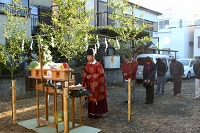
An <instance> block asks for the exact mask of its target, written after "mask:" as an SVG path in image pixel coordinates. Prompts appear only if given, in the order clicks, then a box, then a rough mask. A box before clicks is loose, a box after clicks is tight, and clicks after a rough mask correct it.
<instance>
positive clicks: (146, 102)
mask: <svg viewBox="0 0 200 133" xmlns="http://www.w3.org/2000/svg"><path fill="white" fill-rule="evenodd" d="M152 103H153V102H145V103H144V104H152Z"/></svg>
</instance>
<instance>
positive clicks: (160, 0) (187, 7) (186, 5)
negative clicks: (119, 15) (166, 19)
mask: <svg viewBox="0 0 200 133" xmlns="http://www.w3.org/2000/svg"><path fill="white" fill-rule="evenodd" d="M129 1H130V2H133V3H135V4H138V5H141V6H143V7H146V8H148V9H151V10H154V11H158V12H161V13H163V12H164V11H165V10H167V9H171V8H176V9H179V10H180V11H183V10H184V12H187V13H191V14H200V10H199V3H200V1H199V0H129Z"/></svg>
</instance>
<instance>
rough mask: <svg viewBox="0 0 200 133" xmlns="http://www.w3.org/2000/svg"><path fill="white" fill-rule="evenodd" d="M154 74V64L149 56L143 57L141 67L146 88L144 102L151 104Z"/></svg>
mask: <svg viewBox="0 0 200 133" xmlns="http://www.w3.org/2000/svg"><path fill="white" fill-rule="evenodd" d="M155 74H156V64H155V63H154V62H153V61H152V59H151V58H150V57H148V56H147V57H146V58H145V64H144V68H143V80H144V85H143V86H144V87H145V88H146V102H145V104H152V103H153V101H154V82H155Z"/></svg>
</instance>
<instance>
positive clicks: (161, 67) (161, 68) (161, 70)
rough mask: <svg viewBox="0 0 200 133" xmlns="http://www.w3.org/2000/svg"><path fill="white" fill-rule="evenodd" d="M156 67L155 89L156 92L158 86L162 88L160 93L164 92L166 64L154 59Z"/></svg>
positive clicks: (158, 89)
mask: <svg viewBox="0 0 200 133" xmlns="http://www.w3.org/2000/svg"><path fill="white" fill-rule="evenodd" d="M156 61H157V62H156V68H157V90H156V94H158V93H160V87H161V88H162V91H161V93H162V95H163V94H164V92H165V90H164V88H165V82H166V81H165V74H166V72H167V66H166V64H165V63H164V62H163V61H162V60H161V59H160V58H157V59H156Z"/></svg>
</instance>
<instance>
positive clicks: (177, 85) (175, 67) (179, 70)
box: [170, 59, 184, 96]
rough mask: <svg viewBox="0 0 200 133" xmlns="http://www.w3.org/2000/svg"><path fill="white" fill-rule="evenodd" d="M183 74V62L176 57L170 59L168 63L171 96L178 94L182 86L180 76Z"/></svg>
mask: <svg viewBox="0 0 200 133" xmlns="http://www.w3.org/2000/svg"><path fill="white" fill-rule="evenodd" d="M183 74H184V67H183V64H182V63H181V62H179V61H177V60H176V59H172V60H171V63H170V75H171V76H172V80H173V85H174V86H173V91H174V93H173V96H176V95H180V93H181V86H182V77H183Z"/></svg>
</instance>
